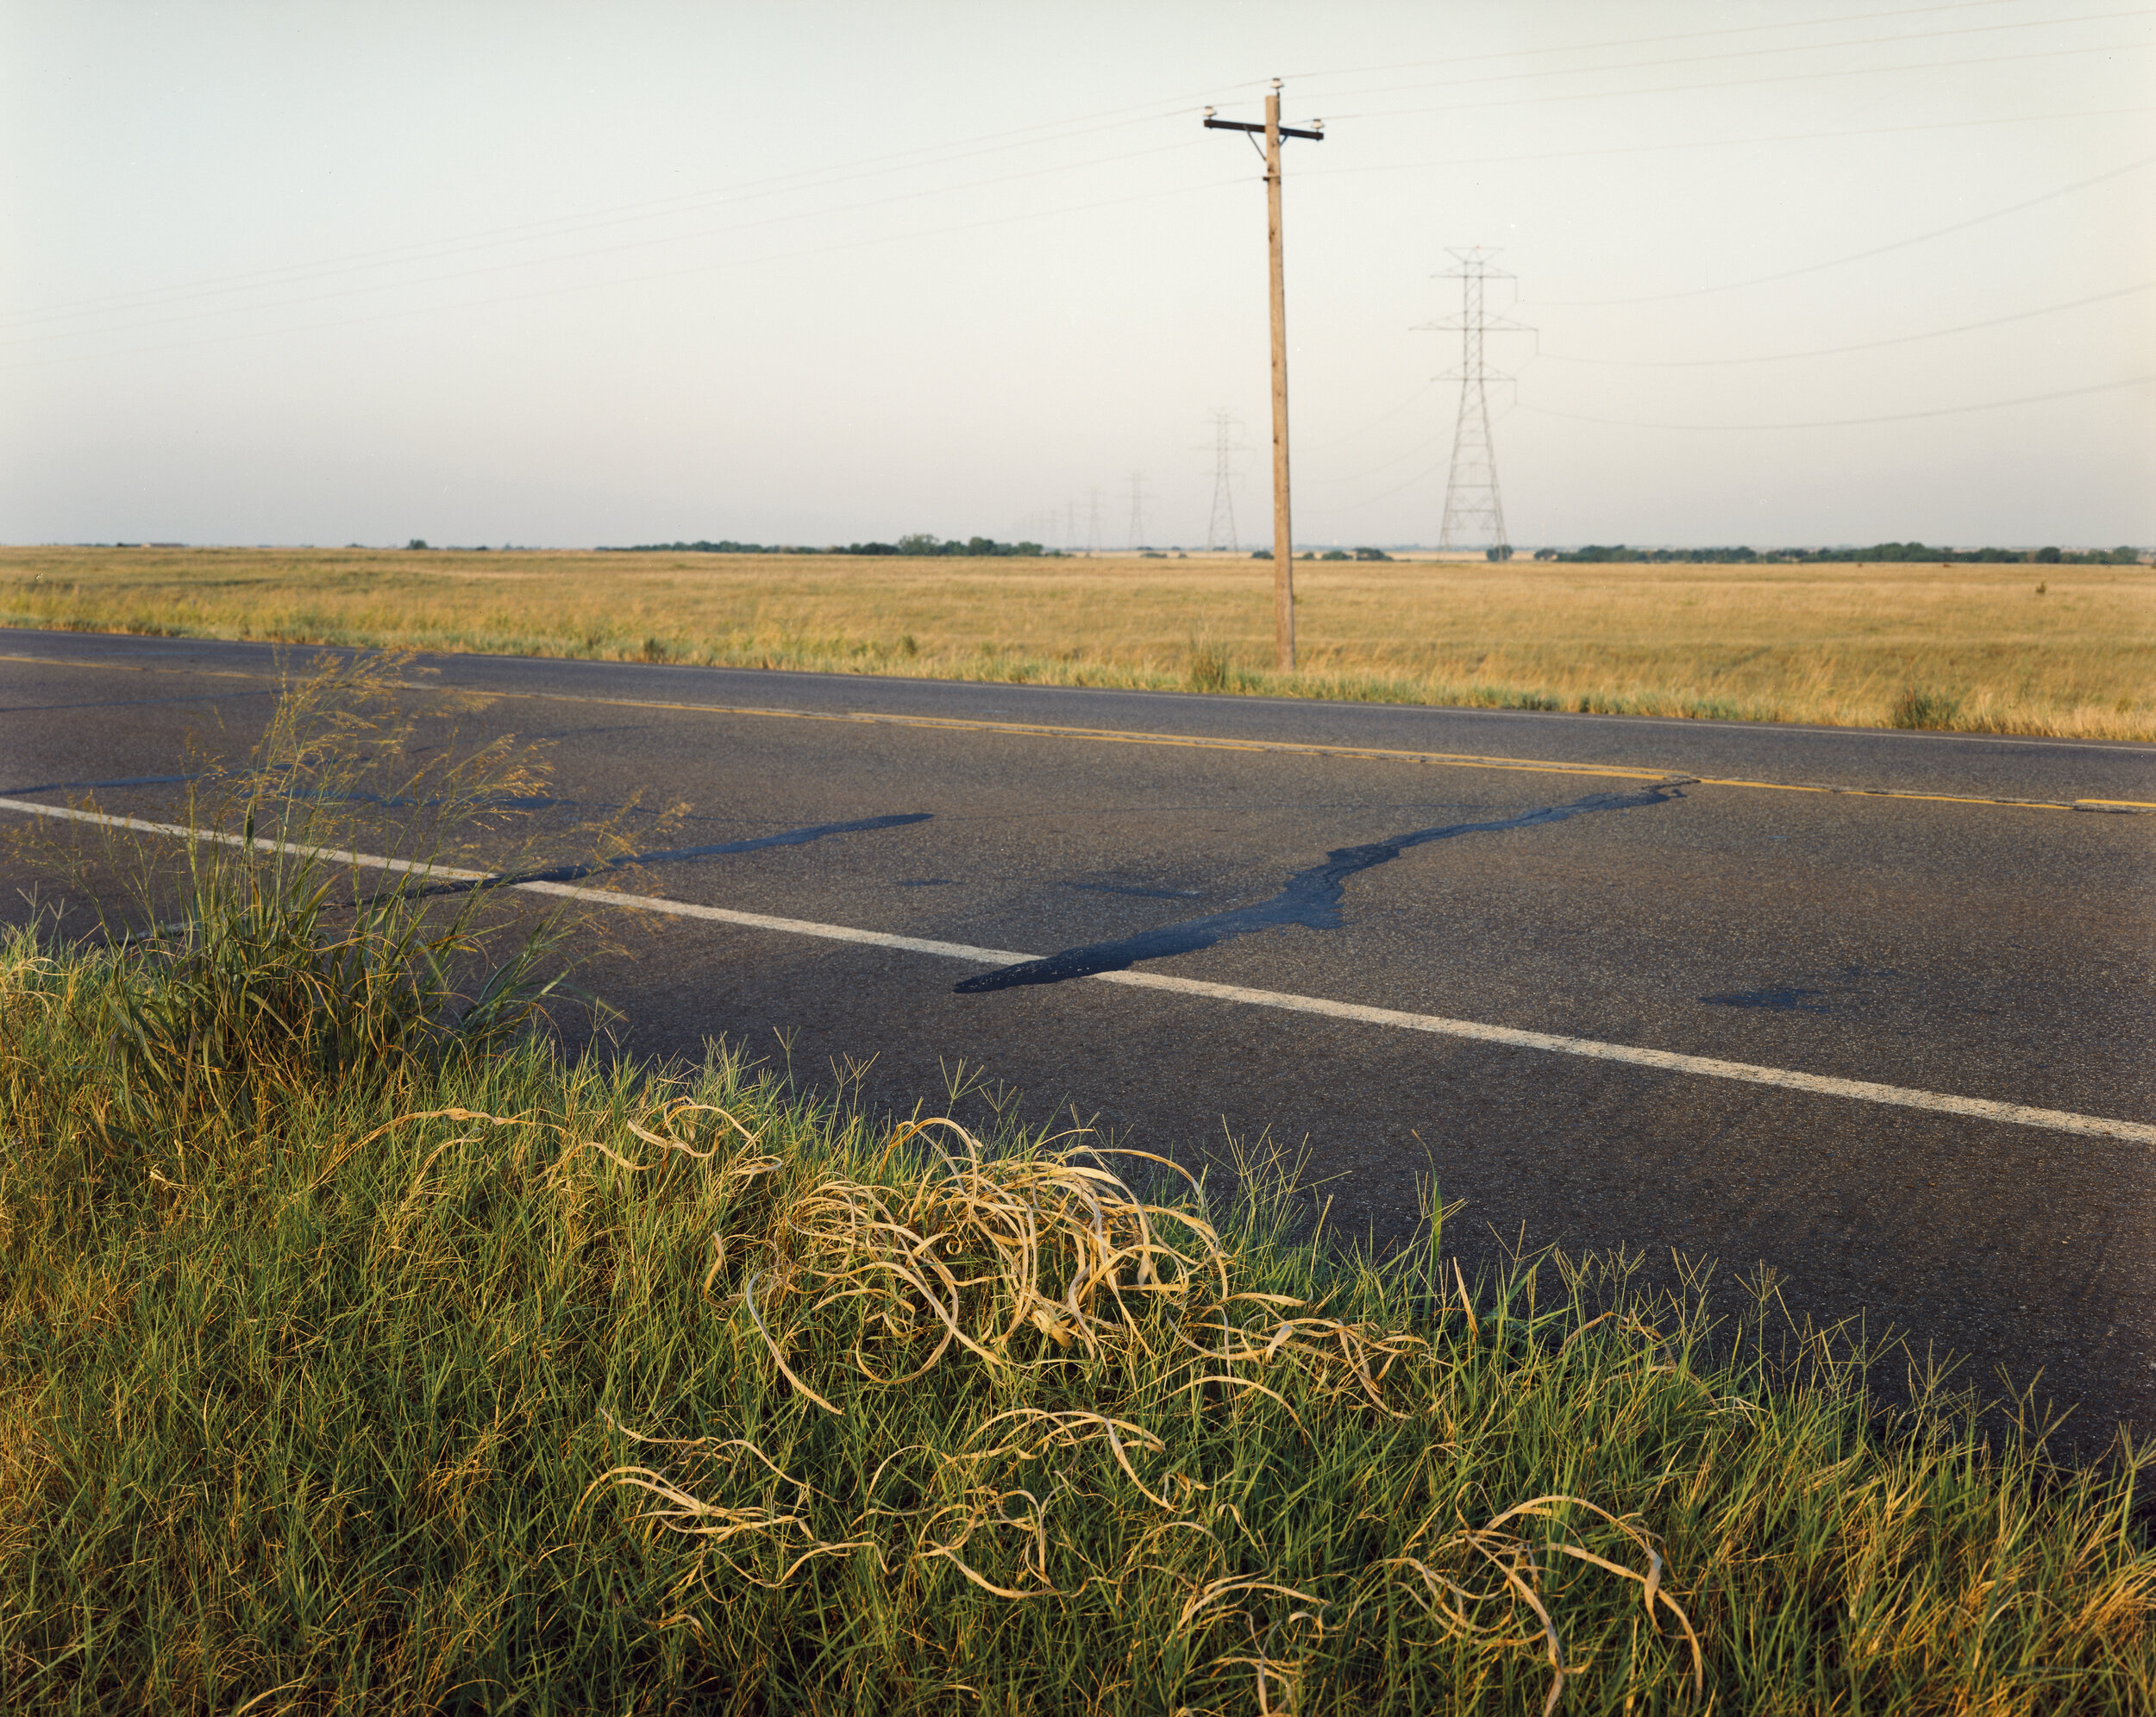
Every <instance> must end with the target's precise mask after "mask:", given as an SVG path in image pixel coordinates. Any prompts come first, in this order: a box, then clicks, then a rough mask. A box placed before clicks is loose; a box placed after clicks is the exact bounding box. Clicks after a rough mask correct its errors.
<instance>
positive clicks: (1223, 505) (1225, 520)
mask: <svg viewBox="0 0 2156 1717" xmlns="http://www.w3.org/2000/svg"><path fill="white" fill-rule="evenodd" d="M1241 428H1242V424H1241V423H1239V422H1238V420H1237V417H1236V415H1235V413H1233V412H1232V411H1230V410H1227V409H1226V408H1225V407H1223V408H1222V409H1221V410H1218V411H1215V412H1214V413H1213V518H1212V520H1211V522H1210V523H1207V524H1206V548H1210V549H1221V548H1225V549H1226V550H1227V551H1228V552H1229V553H1230V554H1236V553H1238V552H1239V545H1238V543H1237V542H1236V540H1235V455H1236V454H1238V453H1243V452H1244V451H1246V449H1245V448H1244V446H1243V443H1242V442H1239V441H1238V440H1237V439H1236V432H1237V431H1238V429H1241Z"/></svg>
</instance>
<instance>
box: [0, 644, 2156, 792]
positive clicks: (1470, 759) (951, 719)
mask: <svg viewBox="0 0 2156 1717" xmlns="http://www.w3.org/2000/svg"><path fill="white" fill-rule="evenodd" d="M0 661H22V662H33V663H35V664H36V665H38V666H40V667H113V668H132V669H133V670H134V671H135V672H137V673H148V674H193V675H197V676H198V677H204V678H211V679H222V680H274V679H277V678H278V677H279V676H278V675H276V674H260V673H254V672H249V671H247V670H244V669H235V668H195V667H139V666H137V665H136V664H134V663H127V662H70V661H55V660H54V659H53V658H52V657H49V656H28V655H0ZM398 684H399V685H400V686H403V687H404V689H406V690H408V691H414V692H454V693H455V694H456V695H459V696H464V697H476V698H479V699H522V700H524V701H528V702H533V703H559V704H594V705H604V706H605V707H607V708H610V709H626V710H674V711H681V712H683V713H686V714H690V715H705V716H745V717H750V718H756V719H760V720H767V721H815V722H840V723H846V722H850V723H853V724H856V725H861V726H869V727H905V728H916V729H922V730H927V731H930V732H946V733H1000V734H1009V735H1012V736H1014V737H1019V738H1031V739H1077V740H1085V741H1088V742H1091V743H1096V744H1105V745H1157V746H1166V747H1169V748H1173V749H1184V750H1194V751H1232V752H1242V753H1246V754H1250V753H1272V754H1275V755H1284V756H1291V757H1344V758H1350V759H1356V760H1360V761H1365V762H1376V763H1421V764H1426V765H1430V766H1432V767H1434V768H1449V769H1495V770H1507V771H1512V772H1514V773H1518V774H1537V775H1592V776H1599V777H1601V778H1603V779H1606V780H1626V781H1666V780H1671V779H1672V778H1673V777H1675V776H1677V775H1679V774H1683V771H1681V770H1674V769H1638V768H1624V767H1623V766H1621V765H1618V764H1613V763H1572V762H1564V761H1553V760H1551V759H1548V758H1537V757H1494V756H1485V755H1480V754H1477V753H1475V752H1469V751H1404V750H1396V749H1389V748H1387V747H1382V746H1370V745H1324V744H1317V743H1308V742H1305V741H1299V740H1287V739H1229V738H1224V737H1219V736H1212V735H1206V734H1176V733H1149V732H1145V731H1144V730H1131V729H1125V728H1110V727H1063V726H1059V725H1056V724H1050V723H1046V722H1017V721H987V720H982V719H980V718H973V717H962V716H908V715H890V714H885V713H881V712H879V711H826V710H787V709H774V708H770V707H767V706H762V705H745V704H740V705H736V704H689V703H682V702H680V701H678V700H672V699H661V698H611V697H605V696H601V695H599V694H596V693H592V692H505V691H498V690H491V689H479V688H475V687H456V686H440V685H430V684H428V683H426V682H423V681H411V680H401V681H399V682H398ZM1685 780H1686V782H1687V784H1688V785H1697V786H1710V787H1745V788H1750V789H1752V790H1755V791H1758V792H1762V793H1826V794H1849V795H1854V796H1857V797H1859V798H1864V799H1914V800H1919V801H1922V802H1926V803H1929V804H1936V805H1996V806H2002V807H2005V808H2008V809H2012V810H2021V811H2073V810H2075V809H2077V808H2081V807H2087V808H2090V809H2099V810H2103V811H2110V812H2120V811H2124V812H2141V811H2156V802H2149V801H2145V800H2141V799H2072V800H2068V799H1997V798H1989V797H1986V796H1984V795H1982V794H1977V793H1911V792H1905V791H1903V790H1902V789H1899V788H1895V787H1861V786H1836V785H1833V784H1832V783H1826V782H1814V781H1758V780H1746V779H1742V778H1739V777H1736V776H1720V775H1695V776H1686V777H1685Z"/></svg>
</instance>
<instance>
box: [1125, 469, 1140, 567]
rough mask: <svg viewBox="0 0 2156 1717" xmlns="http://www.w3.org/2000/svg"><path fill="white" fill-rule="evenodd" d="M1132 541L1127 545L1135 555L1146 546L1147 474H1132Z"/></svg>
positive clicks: (1130, 533) (1135, 472)
mask: <svg viewBox="0 0 2156 1717" xmlns="http://www.w3.org/2000/svg"><path fill="white" fill-rule="evenodd" d="M1129 536H1130V541H1129V542H1127V543H1126V544H1125V547H1126V548H1128V549H1129V550H1130V552H1131V554H1133V555H1135V554H1136V553H1138V550H1139V549H1141V548H1144V546H1145V473H1144V472H1143V471H1133V472H1132V473H1131V529H1130V532H1129Z"/></svg>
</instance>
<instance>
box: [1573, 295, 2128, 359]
mask: <svg viewBox="0 0 2156 1717" xmlns="http://www.w3.org/2000/svg"><path fill="white" fill-rule="evenodd" d="M2152 288H2156V280H2144V281H2142V282H2141V283H2140V285H2135V286H2122V287H2120V288H2119V289H2118V291H2115V292H2097V293H2096V294H2094V295H2093V296H2091V297H2089V298H2072V299H2069V300H2068V301H2067V302H2066V303H2065V304H2045V305H2043V306H2041V307H2040V308H2039V309H2036V310H2016V311H2015V313H2014V314H2013V315H2011V316H1993V317H1992V318H1991V319H1990V321H1988V322H1965V323H1961V324H1960V325H1959V327H1955V328H1935V329H1932V330H1931V331H1930V332H1929V333H1927V334H1902V335H1896V337H1895V338H1893V339H1891V340H1866V341H1864V342H1861V343H1859V344H1858V345H1854V346H1821V347H1820V348H1817V349H1816V350H1814V351H1810V352H1772V353H1769V354H1765V355H1764V356H1762V357H1757V358H1570V357H1567V356H1566V355H1565V354H1564V353H1562V352H1538V353H1536V354H1535V355H1536V356H1537V357H1539V358H1546V359H1548V360H1551V362H1553V363H1559V364H1598V365H1607V366H1613V367H1623V368H1626V369H1647V370H1690V369H1705V368H1708V367H1720V366H1723V365H1728V364H1784V363H1789V362H1793V361H1794V360H1796V359H1799V358H1833V357H1839V356H1840V355H1841V354H1843V353H1845V352H1876V351H1877V350H1878V349H1879V348H1881V347H1883V346H1910V345H1914V344H1915V343H1916V342H1919V341H1921V340H1944V339H1945V338H1946V336H1947V335H1951V334H1973V333H1975V332H1977V329H1984V328H2003V327H2004V326H2005V325H2006V324H2007V323H2010V322H2028V321H2029V320H2030V319H2031V318H2033V317H2035V316H2055V315H2057V314H2058V313H2059V312H2060V311H2061V310H2080V309H2082V308H2084V306H2086V305H2089V304H2109V302H2110V301H2111V300H2112V299H2114V298H2131V297H2132V296H2133V295H2134V293H2136V292H2146V291H2150V290H2151V289H2152Z"/></svg>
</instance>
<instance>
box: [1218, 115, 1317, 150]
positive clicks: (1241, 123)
mask: <svg viewBox="0 0 2156 1717" xmlns="http://www.w3.org/2000/svg"><path fill="white" fill-rule="evenodd" d="M1206 130H1208V131H1255V132H1257V135H1259V136H1261V137H1263V135H1265V128H1264V127H1263V126H1262V125H1254V124H1252V123H1251V122H1250V121H1248V120H1243V119H1215V118H1214V117H1213V116H1212V115H1211V114H1207V115H1206ZM1280 135H1282V136H1283V137H1307V138H1308V139H1309V140H1310V141H1312V142H1313V143H1322V142H1324V141H1325V128H1324V125H1323V123H1322V122H1320V124H1319V128H1318V129H1317V130H1315V131H1300V130H1298V129H1296V128H1295V127H1294V126H1292V125H1283V126H1282V127H1281V128H1280Z"/></svg>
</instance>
